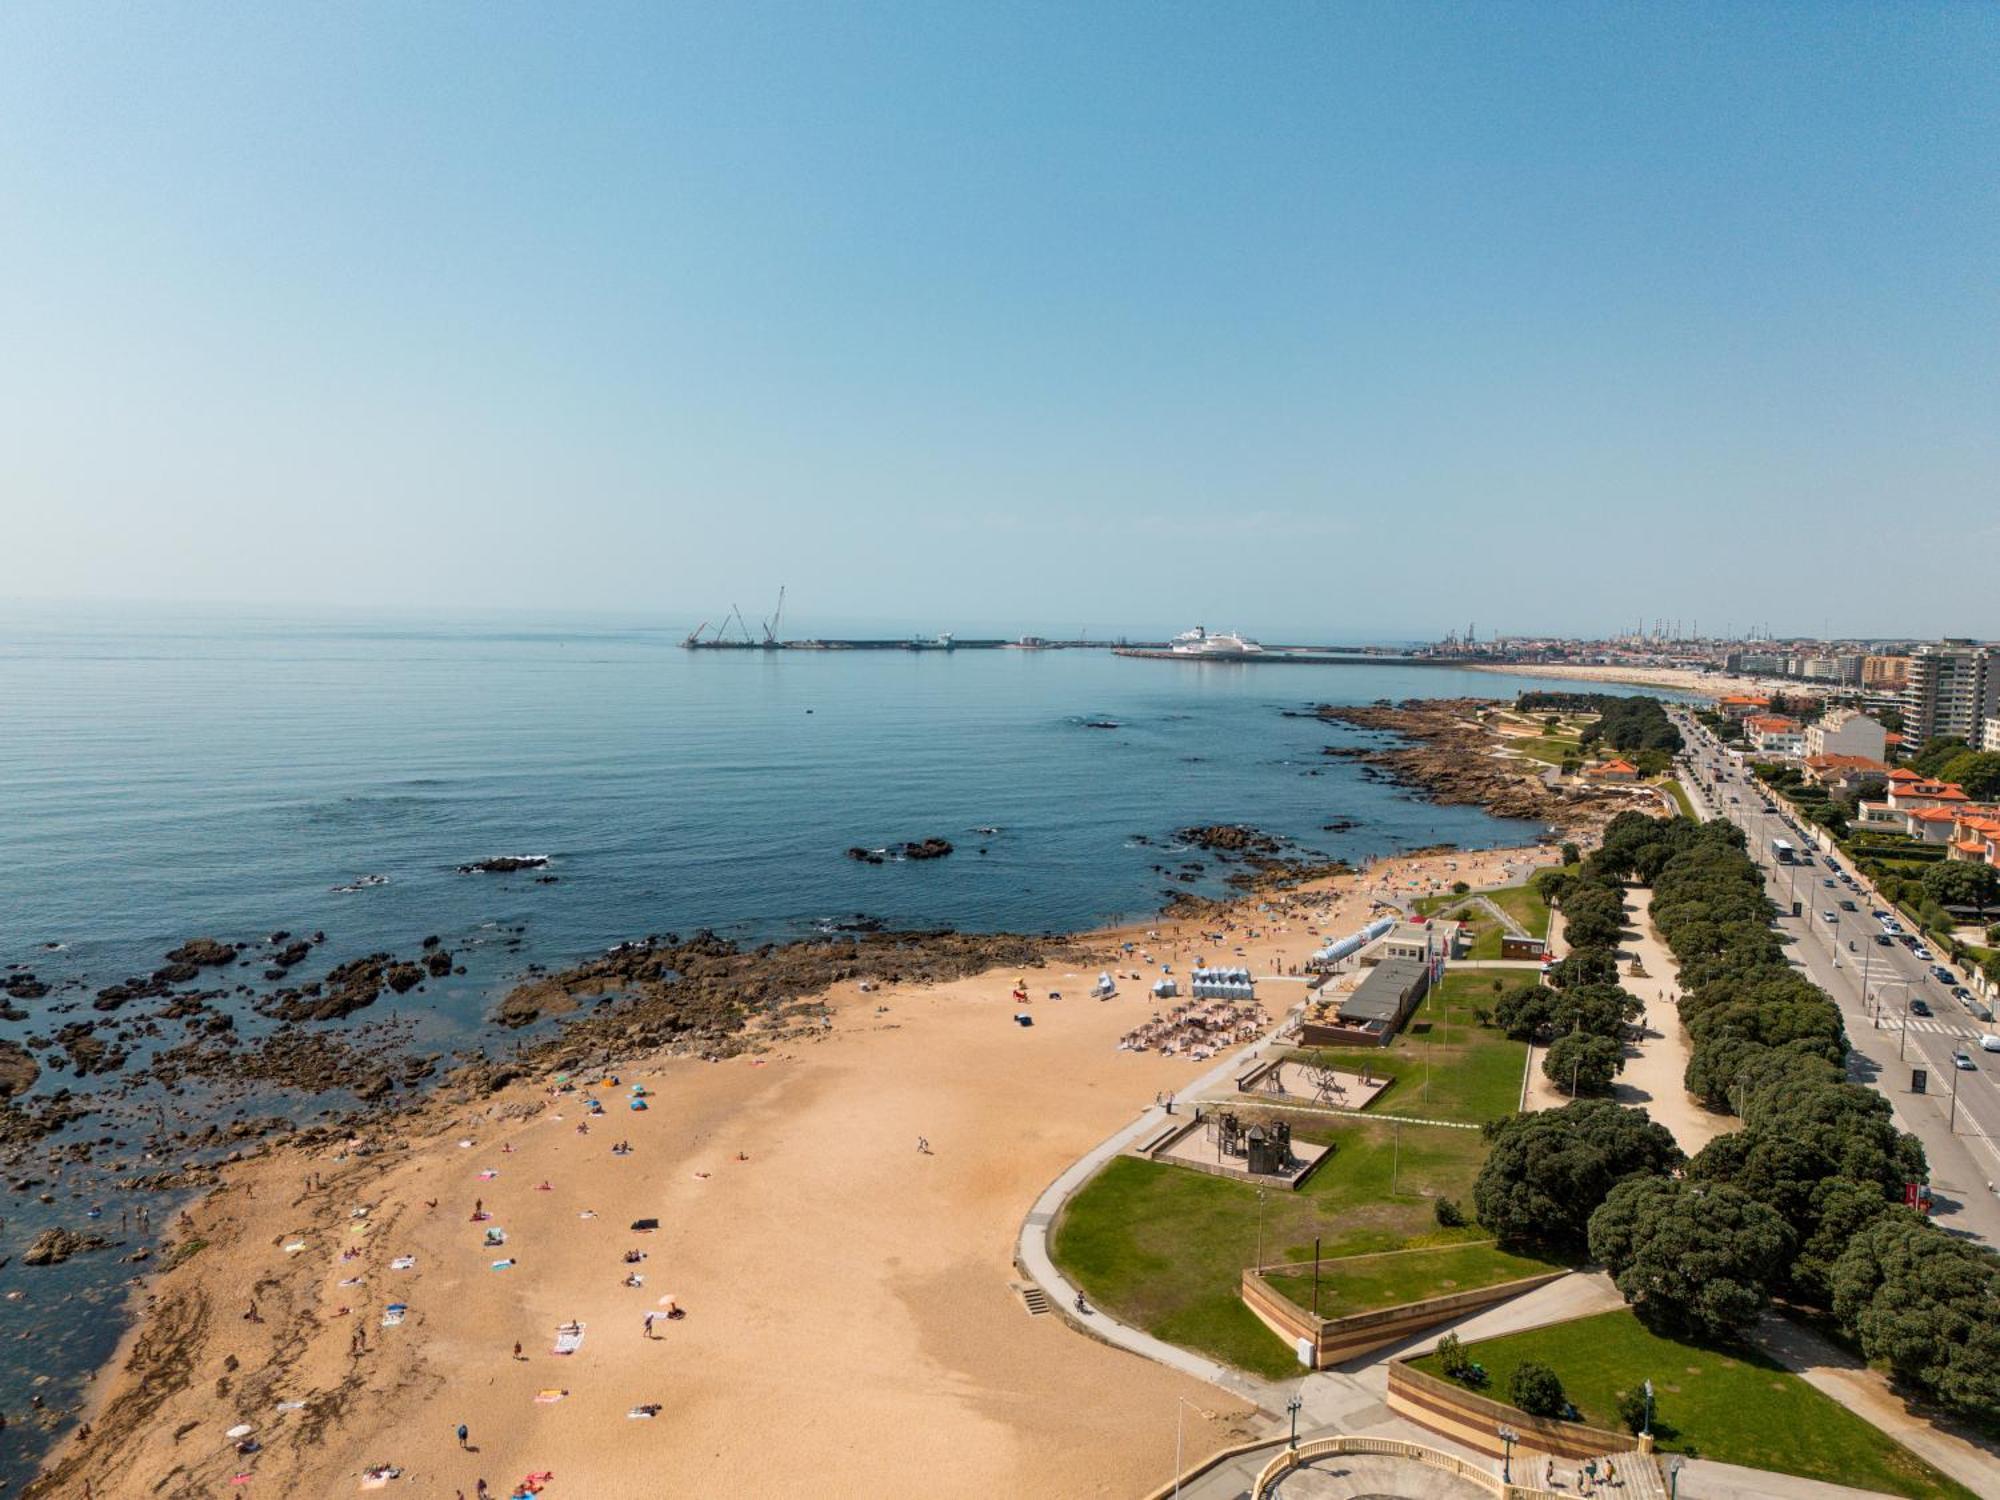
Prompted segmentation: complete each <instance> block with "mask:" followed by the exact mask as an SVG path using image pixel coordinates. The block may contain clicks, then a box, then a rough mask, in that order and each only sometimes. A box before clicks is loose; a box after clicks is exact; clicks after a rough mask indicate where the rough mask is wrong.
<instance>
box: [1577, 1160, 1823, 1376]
mask: <svg viewBox="0 0 2000 1500" xmlns="http://www.w3.org/2000/svg"><path fill="white" fill-rule="evenodd" d="M1589 1237H1590V1253H1591V1255H1592V1256H1593V1257H1594V1258H1595V1259H1597V1260H1601V1261H1603V1262H1604V1264H1605V1266H1606V1267H1607V1268H1608V1269H1609V1270H1610V1272H1611V1276H1612V1279H1613V1280H1614V1281H1615V1282H1617V1284H1618V1290H1619V1291H1621V1292H1623V1293H1624V1294H1625V1300H1626V1301H1628V1302H1630V1303H1632V1304H1633V1306H1634V1307H1635V1308H1637V1309H1638V1311H1639V1314H1640V1316H1641V1317H1643V1318H1644V1319H1645V1320H1646V1321H1647V1322H1648V1323H1651V1324H1654V1325H1655V1326H1657V1327H1662V1328H1667V1329H1671V1330H1673V1331H1675V1332H1678V1333H1691V1334H1696V1335H1699V1336H1703V1337H1709V1338H1723V1337H1728V1336H1731V1335H1734V1334H1737V1333H1740V1332H1741V1331H1742V1330H1743V1329H1745V1328H1748V1327H1749V1326H1750V1325H1751V1324H1752V1323H1754V1322H1756V1321H1757V1319H1758V1317H1759V1316H1761V1315H1762V1313H1763V1311H1764V1309H1765V1308H1766V1307H1767V1306H1768V1305H1769V1304H1770V1288H1771V1286H1772V1284H1773V1283H1774V1282H1775V1281H1776V1280H1777V1278H1778V1277H1779V1276H1780V1275H1782V1274H1783V1272H1784V1268H1785V1263H1786V1259H1787V1257H1788V1255H1789V1253H1790V1251H1791V1248H1792V1232H1791V1230H1790V1229H1789V1228H1787V1227H1786V1224H1785V1221H1784V1220H1783V1219H1781V1218H1779V1217H1778V1215H1777V1214H1776V1213H1774V1212H1773V1211H1772V1210H1771V1209H1770V1208H1768V1207H1767V1206H1765V1205H1764V1204H1762V1203H1759V1202H1758V1201H1757V1200H1756V1199H1754V1198H1752V1197H1751V1196H1750V1195H1749V1194H1748V1193H1744V1192H1740V1191H1738V1190H1737V1189H1735V1188H1733V1187H1729V1186H1727V1185H1724V1184H1716V1183H1701V1182H1680V1181H1674V1180H1672V1179H1670V1178H1664V1177H1641V1178H1634V1179H1632V1180H1631V1181H1628V1182H1623V1183H1620V1184H1619V1185H1618V1186H1617V1187H1615V1188H1613V1189H1612V1190H1611V1192H1610V1194H1609V1196H1607V1197H1606V1198H1605V1200H1604V1204H1603V1206H1602V1207H1600V1208H1599V1209H1598V1210H1597V1212H1596V1213H1594V1214H1592V1215H1591V1217H1590V1230H1589Z"/></svg>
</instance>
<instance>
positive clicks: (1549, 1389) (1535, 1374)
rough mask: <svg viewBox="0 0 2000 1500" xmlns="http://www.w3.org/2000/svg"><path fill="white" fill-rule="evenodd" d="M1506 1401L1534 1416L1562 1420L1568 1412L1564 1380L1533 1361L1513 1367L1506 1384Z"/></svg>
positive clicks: (1546, 1367)
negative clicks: (1561, 1417) (1560, 1418)
mask: <svg viewBox="0 0 2000 1500" xmlns="http://www.w3.org/2000/svg"><path fill="white" fill-rule="evenodd" d="M1507 1399H1508V1400H1509V1401H1511V1402H1513V1403H1514V1404H1515V1405H1516V1406H1518V1407H1520V1408H1521V1410H1522V1411H1524V1412H1526V1413H1527V1414H1528V1415H1529V1416H1531V1417H1560V1416H1562V1414H1563V1413H1564V1412H1566V1411H1568V1410H1569V1397H1568V1396H1567V1395H1565V1394H1564V1392H1563V1383H1562V1379H1561V1377H1559V1376H1558V1375H1557V1374H1556V1372H1555V1371H1554V1370H1551V1369H1550V1368H1549V1367H1548V1366H1547V1365H1545V1364H1542V1363H1540V1362H1539V1361H1536V1360H1532V1359H1531V1360H1528V1361H1527V1362H1526V1363H1524V1364H1520V1365H1516V1366H1515V1367H1514V1373H1513V1375H1512V1376H1510V1377H1509V1378H1508V1381H1507Z"/></svg>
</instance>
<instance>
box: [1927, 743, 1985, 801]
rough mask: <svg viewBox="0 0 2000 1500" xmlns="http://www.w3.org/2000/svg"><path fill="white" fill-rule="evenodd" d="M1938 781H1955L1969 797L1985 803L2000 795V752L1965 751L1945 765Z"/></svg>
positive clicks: (1939, 773)
mask: <svg viewBox="0 0 2000 1500" xmlns="http://www.w3.org/2000/svg"><path fill="white" fill-rule="evenodd" d="M1938 780H1940V781H1955V782H1957V783H1958V784H1959V785H1960V786H1962V787H1964V788H1965V794H1966V795H1967V796H1968V797H1974V798H1977V799H1979V800H1980V801H1982V802H1983V801H1985V800H1987V799H1988V798H1990V797H1993V796H1994V795H1995V794H2000V751H1994V750H1963V751H1960V752H1959V753H1958V754H1957V755H1954V756H1953V757H1952V758H1951V759H1950V760H1948V761H1946V762H1945V763H1944V767H1943V769H1942V770H1940V771H1939V772H1938Z"/></svg>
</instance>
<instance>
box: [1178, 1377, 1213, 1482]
mask: <svg viewBox="0 0 2000 1500" xmlns="http://www.w3.org/2000/svg"><path fill="white" fill-rule="evenodd" d="M1174 1400H1176V1401H1178V1402H1179V1403H1180V1405H1179V1406H1176V1407H1175V1408H1174V1494H1175V1495H1176V1496H1178V1495H1179V1494H1180V1492H1181V1432H1182V1429H1183V1428H1184V1427H1185V1426H1186V1424H1187V1414H1188V1413H1189V1412H1193V1413H1194V1414H1195V1415H1196V1416H1198V1417H1206V1416H1208V1415H1210V1413H1208V1412H1205V1411H1203V1410H1202V1409H1201V1408H1200V1407H1199V1406H1196V1405H1195V1404H1194V1403H1193V1402H1192V1401H1190V1400H1188V1398H1187V1397H1185V1396H1176V1397H1174Z"/></svg>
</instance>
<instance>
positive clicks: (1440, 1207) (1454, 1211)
mask: <svg viewBox="0 0 2000 1500" xmlns="http://www.w3.org/2000/svg"><path fill="white" fill-rule="evenodd" d="M1431 1213H1432V1214H1433V1215H1434V1216H1435V1217H1436V1219H1437V1221H1438V1223H1439V1224H1440V1225H1441V1226H1442V1227H1444V1228H1446V1229H1456V1228H1458V1227H1459V1225H1461V1224H1463V1223H1464V1222H1465V1210H1464V1209H1462V1208H1460V1207H1459V1206H1458V1200H1457V1199H1456V1198H1440V1199H1438V1200H1437V1202H1436V1203H1434V1204H1433V1205H1432V1206H1431Z"/></svg>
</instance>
